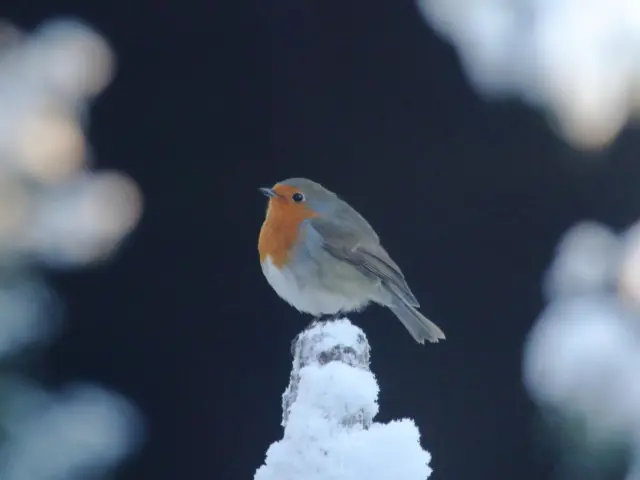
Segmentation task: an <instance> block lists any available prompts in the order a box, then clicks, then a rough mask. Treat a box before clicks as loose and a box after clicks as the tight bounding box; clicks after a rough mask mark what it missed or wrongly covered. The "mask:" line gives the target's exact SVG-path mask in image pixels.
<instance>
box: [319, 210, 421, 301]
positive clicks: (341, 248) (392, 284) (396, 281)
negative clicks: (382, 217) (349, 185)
mask: <svg viewBox="0 0 640 480" xmlns="http://www.w3.org/2000/svg"><path fill="white" fill-rule="evenodd" d="M360 218H362V217H360ZM362 220H363V221H365V220H364V219H362ZM365 222H366V221H365ZM309 224H310V226H311V227H312V228H313V229H314V230H316V231H317V232H318V233H319V234H320V236H321V237H322V240H323V247H324V249H325V250H326V251H327V252H329V253H330V254H331V255H333V256H334V257H336V258H339V259H340V260H344V261H347V262H349V263H350V264H352V265H353V266H355V267H356V268H358V269H359V270H361V271H362V272H363V273H364V274H366V275H369V276H371V275H373V276H374V277H376V278H378V279H380V280H381V281H382V283H383V285H384V286H386V287H387V288H389V289H390V291H391V293H393V294H395V295H399V296H400V297H402V299H403V300H404V301H405V302H406V303H408V304H409V305H412V306H414V307H419V306H420V305H419V303H418V300H417V299H416V297H415V295H414V294H413V292H411V289H410V288H409V285H408V284H407V282H406V280H405V278H404V275H403V274H402V271H401V270H400V267H399V266H398V265H397V264H396V263H395V262H394V261H393V260H392V259H391V257H390V256H389V254H388V253H387V251H386V250H385V249H384V248H383V247H382V245H380V243H379V242H378V238H377V235H376V236H375V237H369V236H366V235H362V231H361V230H360V229H358V228H357V224H354V223H342V222H337V221H335V220H333V219H327V218H324V217H316V218H313V219H311V220H310V221H309ZM367 226H369V224H368V223H367ZM369 228H371V227H370V226H369Z"/></svg>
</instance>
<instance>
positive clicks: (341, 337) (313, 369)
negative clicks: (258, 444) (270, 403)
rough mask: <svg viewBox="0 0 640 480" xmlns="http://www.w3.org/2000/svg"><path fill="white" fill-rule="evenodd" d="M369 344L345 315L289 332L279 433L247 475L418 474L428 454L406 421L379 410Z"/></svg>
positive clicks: (351, 477)
mask: <svg viewBox="0 0 640 480" xmlns="http://www.w3.org/2000/svg"><path fill="white" fill-rule="evenodd" d="M369 350H370V349H369V343H368V342H367V338H366V336H365V334H364V332H363V331H362V330H360V329H359V328H357V327H355V326H354V325H352V324H351V323H350V322H349V321H348V320H347V319H343V320H338V321H334V322H326V323H316V324H314V325H312V326H311V327H309V328H308V329H307V330H306V331H304V332H302V333H301V334H300V335H298V337H297V338H296V340H295V342H294V348H293V354H294V358H293V369H292V371H291V379H290V382H289V386H288V387H287V389H286V391H285V393H284V395H283V400H282V409H283V421H282V425H283V427H284V438H283V439H282V440H280V441H278V442H275V443H273V444H272V445H271V447H270V448H269V450H268V451H267V458H266V461H265V465H263V466H262V467H260V468H259V469H258V471H257V472H256V475H255V477H254V480H276V479H277V480H361V479H363V478H366V479H367V480H397V479H399V478H402V479H403V480H425V479H426V478H428V477H429V475H430V474H431V468H430V466H429V462H430V460H431V455H430V454H429V452H427V451H425V450H423V449H422V447H421V446H420V433H419V432H418V429H417V427H416V426H415V424H414V422H413V421H412V420H410V419H402V420H399V421H392V422H390V423H388V424H381V423H376V422H374V421H373V419H374V417H375V415H376V414H377V413H378V404H377V397H378V392H379V388H378V383H377V381H376V378H375V376H374V375H373V373H372V372H371V371H370V369H369Z"/></svg>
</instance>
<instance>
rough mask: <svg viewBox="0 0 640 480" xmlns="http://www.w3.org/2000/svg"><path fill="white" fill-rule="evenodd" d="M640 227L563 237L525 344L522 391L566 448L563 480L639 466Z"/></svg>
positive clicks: (585, 226)
mask: <svg viewBox="0 0 640 480" xmlns="http://www.w3.org/2000/svg"><path fill="white" fill-rule="evenodd" d="M639 227H640V224H638V225H634V226H631V227H630V228H629V229H627V230H626V231H625V232H623V233H622V234H616V233H614V232H613V231H612V230H611V229H609V228H607V227H606V226H604V225H601V224H598V223H595V222H582V223H580V224H578V225H575V226H574V227H573V228H571V229H570V230H569V231H568V232H567V233H566V234H565V236H564V238H563V239H562V240H561V242H560V244H559V246H558V249H557V252H556V257H555V259H554V260H553V262H552V264H551V266H550V268H549V270H548V273H547V276H546V279H545V294H546V297H547V300H548V302H549V303H548V305H547V307H546V309H545V310H544V311H543V312H542V313H541V315H540V318H539V319H538V321H537V323H536V324H535V325H534V327H533V329H532V330H531V332H530V334H529V337H528V338H527V342H526V344H525V351H524V364H523V374H524V382H525V385H526V387H527V389H528V391H529V393H530V395H531V397H532V398H533V399H534V400H535V401H536V403H537V404H538V405H539V407H540V411H541V414H542V418H543V419H544V421H545V422H546V423H547V427H548V430H549V433H550V434H551V436H552V437H554V436H555V437H556V439H560V441H559V444H558V445H557V446H558V447H559V449H558V452H557V453H558V454H559V456H560V457H561V458H560V462H561V468H560V471H562V475H563V478H593V479H599V478H602V479H606V478H611V475H612V470H611V469H614V468H618V469H620V468H624V467H623V465H624V464H625V463H626V462H627V461H628V460H629V459H625V455H626V454H627V453H628V454H629V455H630V461H631V463H632V464H638V465H640V463H639V462H640V376H639V375H638V372H640V235H639V234H638V233H639V231H640V230H639ZM549 427H550V428H549ZM551 430H553V431H551ZM543 441H544V442H546V443H549V437H547V438H546V439H544V440H543ZM625 452H626V453H625ZM612 459H617V460H616V461H612ZM638 471H640V470H638V469H637V468H632V470H631V471H630V473H629V476H628V477H627V478H628V480H633V479H636V478H640V477H638V476H637V472H638ZM634 472H635V473H634Z"/></svg>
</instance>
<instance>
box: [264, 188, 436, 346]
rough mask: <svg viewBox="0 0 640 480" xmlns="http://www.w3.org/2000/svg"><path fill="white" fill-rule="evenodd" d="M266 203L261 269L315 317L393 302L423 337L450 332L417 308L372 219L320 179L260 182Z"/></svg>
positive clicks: (419, 339)
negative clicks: (267, 201) (367, 219)
mask: <svg viewBox="0 0 640 480" xmlns="http://www.w3.org/2000/svg"><path fill="white" fill-rule="evenodd" d="M260 191H261V192H262V193H263V194H264V195H266V196H267V197H269V205H268V207H267V214H266V218H265V221H264V223H263V224H262V229H261V230H260V239H259V241H258V251H259V252H260V263H261V265H262V272H263V273H264V276H265V277H266V278H267V281H268V282H269V284H270V285H271V287H272V288H273V289H274V290H275V291H276V293H277V294H278V295H279V296H280V297H281V298H282V299H283V300H285V301H286V302H288V303H289V304H290V305H292V306H293V307H294V308H296V309H297V310H299V311H301V312H305V313H309V314H311V315H313V316H314V317H316V318H320V317H321V316H322V315H331V316H332V318H337V317H338V316H339V315H341V314H343V313H347V312H352V311H359V310H362V309H364V308H365V307H366V306H367V305H368V304H369V303H370V302H375V303H378V304H380V305H383V306H385V307H388V308H389V309H390V310H391V311H392V312H393V313H394V314H395V315H396V316H397V317H398V319H399V320H400V321H401V322H402V324H403V325H404V326H405V327H406V329H407V330H408V331H409V333H410V334H411V336H412V337H413V338H414V339H415V340H416V342H418V343H424V341H425V340H428V341H429V342H437V341H438V340H443V339H444V338H445V336H444V333H443V332H442V330H441V329H440V328H439V327H438V326H437V325H436V324H435V323H433V322H431V321H430V320H428V319H427V318H425V317H424V316H423V315H422V314H421V313H420V312H418V310H416V308H417V307H419V306H420V305H419V303H418V300H417V299H416V297H415V296H414V295H413V293H412V292H411V290H410V289H409V286H408V285H407V282H406V280H405V278H404V275H403V274H402V271H401V270H400V267H398V265H397V264H396V263H395V262H394V261H393V260H392V259H391V257H389V254H388V253H387V251H386V250H385V249H384V248H383V247H382V245H380V239H379V238H378V235H377V234H376V232H375V231H374V230H373V228H372V227H371V225H369V223H368V222H367V221H366V220H365V219H364V218H363V217H362V216H361V215H360V214H359V213H358V212H357V211H356V210H355V209H353V208H352V207H351V206H350V205H349V204H348V203H347V202H345V201H344V200H342V199H340V198H339V197H338V196H337V195H336V194H335V193H333V192H331V191H329V190H327V189H326V188H324V187H323V186H322V185H320V184H319V183H316V182H313V181H311V180H308V179H306V178H289V179H287V180H284V181H282V182H279V183H277V184H276V185H274V186H273V187H272V188H260Z"/></svg>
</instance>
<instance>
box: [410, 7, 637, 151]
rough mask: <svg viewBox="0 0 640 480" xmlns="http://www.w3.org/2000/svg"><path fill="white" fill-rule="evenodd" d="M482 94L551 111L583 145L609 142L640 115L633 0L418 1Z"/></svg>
mask: <svg viewBox="0 0 640 480" xmlns="http://www.w3.org/2000/svg"><path fill="white" fill-rule="evenodd" d="M417 2H418V5H419V7H420V11H421V12H422V14H423V16H424V18H425V19H426V20H427V22H428V23H429V24H430V25H431V26H432V27H433V28H434V29H435V30H436V31H437V32H438V33H439V34H440V35H441V36H442V37H443V38H444V39H446V40H447V41H449V42H451V44H453V45H454V46H455V47H456V49H457V51H458V54H459V56H460V59H461V63H462V66H463V68H464V70H465V72H466V74H467V77H468V78H469V80H470V82H471V84H472V85H473V87H474V88H475V89H476V91H477V92H479V93H480V94H481V95H483V96H484V97H485V98H496V97H515V98H519V99H521V100H523V101H525V102H528V103H530V104H532V105H535V106H536V107H539V108H540V109H541V110H543V111H544V112H547V113H548V114H550V116H551V118H552V119H553V121H554V123H556V124H557V125H558V127H559V131H560V133H561V134H562V136H563V137H564V138H565V139H567V140H568V141H569V142H571V143H572V144H573V145H576V146H579V147H581V148H588V149H591V148H599V147H602V146H604V145H606V144H608V143H609V142H611V141H612V140H613V139H614V138H615V137H616V136H617V134H618V133H619V132H620V130H621V129H622V128H623V127H624V126H625V124H626V123H627V121H628V120H630V119H632V118H633V119H637V118H638V117H640V64H639V63H638V58H639V57H640V3H638V2H637V1H636V0H589V1H584V0H553V1H549V0H458V1H455V2H454V1H450V0H417Z"/></svg>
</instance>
